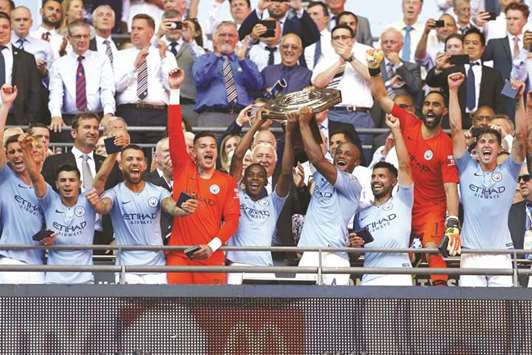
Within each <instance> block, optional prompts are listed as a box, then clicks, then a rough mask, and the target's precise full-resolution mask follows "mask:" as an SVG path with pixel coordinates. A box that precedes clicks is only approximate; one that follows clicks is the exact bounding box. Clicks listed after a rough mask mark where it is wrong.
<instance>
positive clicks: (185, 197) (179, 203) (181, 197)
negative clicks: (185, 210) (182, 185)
mask: <svg viewBox="0 0 532 355" xmlns="http://www.w3.org/2000/svg"><path fill="white" fill-rule="evenodd" d="M192 198H193V197H192V196H190V195H189V194H187V193H185V192H181V193H180V194H179V198H178V199H177V202H176V206H177V207H181V206H182V205H183V203H185V202H187V201H188V200H190V199H192Z"/></svg>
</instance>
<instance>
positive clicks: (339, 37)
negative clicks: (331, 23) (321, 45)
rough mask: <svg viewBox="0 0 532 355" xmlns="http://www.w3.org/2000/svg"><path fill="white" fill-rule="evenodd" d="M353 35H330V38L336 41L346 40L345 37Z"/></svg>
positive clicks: (348, 37) (349, 37)
mask: <svg viewBox="0 0 532 355" xmlns="http://www.w3.org/2000/svg"><path fill="white" fill-rule="evenodd" d="M352 38H353V37H351V36H348V35H338V36H332V39H333V41H338V40H342V41H344V40H346V39H352Z"/></svg>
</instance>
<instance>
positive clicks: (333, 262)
mask: <svg viewBox="0 0 532 355" xmlns="http://www.w3.org/2000/svg"><path fill="white" fill-rule="evenodd" d="M344 255H345V253H344ZM298 266H319V253H318V252H315V251H306V252H304V253H303V256H302V257H301V260H300V261H299V265H298ZM321 266H323V267H349V266H350V264H349V258H347V257H345V256H340V255H338V254H337V253H327V252H323V253H321ZM321 276H322V280H323V284H324V285H341V286H349V285H351V284H352V282H351V279H350V277H349V276H350V275H349V274H322V275H321ZM296 278H297V279H298V280H312V281H317V280H318V275H317V274H297V275H296Z"/></svg>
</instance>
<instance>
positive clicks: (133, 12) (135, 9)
mask: <svg viewBox="0 0 532 355" xmlns="http://www.w3.org/2000/svg"><path fill="white" fill-rule="evenodd" d="M125 4H127V5H126V6H124V9H123V10H122V22H125V23H126V24H127V31H125V32H132V31H133V20H134V18H135V16H137V15H138V14H143V15H147V16H149V17H151V18H152V20H153V28H159V25H160V21H161V20H160V19H161V16H162V14H163V7H164V4H163V2H161V1H144V0H129V2H128V3H125Z"/></svg>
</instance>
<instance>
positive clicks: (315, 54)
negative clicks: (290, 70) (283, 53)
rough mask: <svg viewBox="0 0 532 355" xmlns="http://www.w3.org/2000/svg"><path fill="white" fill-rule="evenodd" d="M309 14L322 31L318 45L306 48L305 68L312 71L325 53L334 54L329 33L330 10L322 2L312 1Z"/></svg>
mask: <svg viewBox="0 0 532 355" xmlns="http://www.w3.org/2000/svg"><path fill="white" fill-rule="evenodd" d="M307 12H308V14H309V16H310V17H311V18H312V21H314V23H315V24H316V27H318V30H319V31H320V38H319V39H318V41H317V42H316V43H313V44H311V45H310V46H307V47H306V48H305V52H304V58H301V60H302V61H303V60H304V64H305V66H306V67H307V68H308V69H310V70H312V69H314V67H315V66H316V64H318V62H319V61H320V59H321V57H322V56H323V53H333V52H334V50H333V48H332V46H331V33H330V32H329V29H328V26H329V9H328V8H327V6H326V5H325V4H324V3H323V2H321V1H312V2H310V3H309V5H308V7H307Z"/></svg>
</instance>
